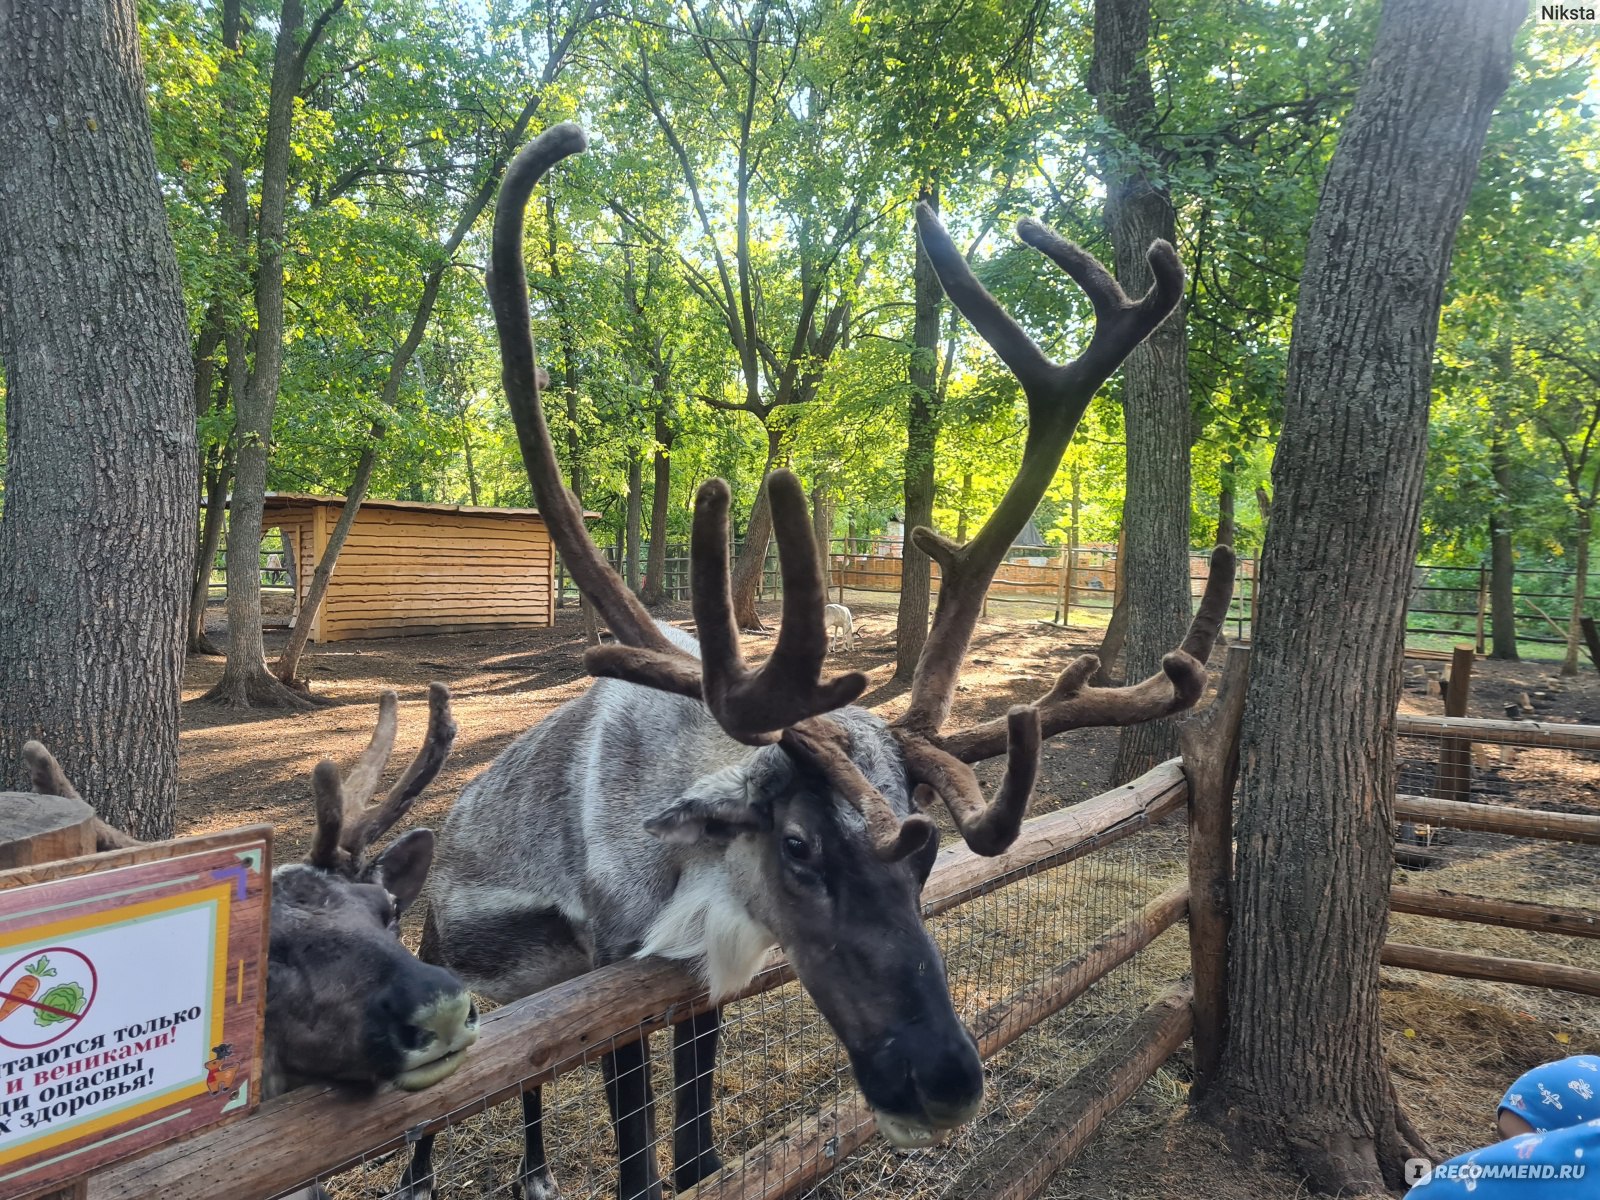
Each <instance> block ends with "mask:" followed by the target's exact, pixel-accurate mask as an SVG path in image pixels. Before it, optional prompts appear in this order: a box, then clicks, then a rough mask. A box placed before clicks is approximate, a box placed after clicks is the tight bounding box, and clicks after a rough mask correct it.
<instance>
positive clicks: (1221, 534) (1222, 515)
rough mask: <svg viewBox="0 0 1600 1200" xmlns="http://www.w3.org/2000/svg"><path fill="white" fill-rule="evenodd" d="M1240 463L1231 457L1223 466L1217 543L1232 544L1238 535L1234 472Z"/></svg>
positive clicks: (1218, 496) (1218, 495) (1219, 491)
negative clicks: (1235, 517) (1234, 509)
mask: <svg viewBox="0 0 1600 1200" xmlns="http://www.w3.org/2000/svg"><path fill="white" fill-rule="evenodd" d="M1236 470H1238V463H1237V462H1236V461H1235V460H1234V459H1232V458H1230V459H1228V461H1227V462H1226V463H1224V464H1223V466H1222V479H1221V481H1220V486H1219V487H1218V488H1217V545H1219V546H1231V545H1233V541H1234V538H1235V537H1236V536H1237V535H1238V528H1237V526H1236V525H1235V524H1234V519H1233V499H1234V472H1235V471H1236Z"/></svg>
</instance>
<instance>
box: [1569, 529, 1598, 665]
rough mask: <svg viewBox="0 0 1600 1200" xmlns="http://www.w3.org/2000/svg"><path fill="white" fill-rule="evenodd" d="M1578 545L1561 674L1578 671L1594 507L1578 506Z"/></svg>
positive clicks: (1574, 557)
mask: <svg viewBox="0 0 1600 1200" xmlns="http://www.w3.org/2000/svg"><path fill="white" fill-rule="evenodd" d="M1577 524H1578V546H1577V552H1576V553H1575V554H1574V555H1573V566H1574V567H1575V568H1576V570H1577V577H1576V578H1575V579H1574V580H1573V581H1572V621H1571V623H1570V624H1569V625H1568V626H1567V656H1566V657H1565V658H1564V659H1562V660H1561V673H1562V674H1563V675H1576V674H1577V673H1578V648H1579V647H1580V646H1582V645H1583V604H1584V601H1585V600H1586V599H1587V597H1588V590H1589V543H1590V541H1591V539H1592V538H1593V535H1594V509H1592V508H1590V507H1589V506H1588V505H1587V504H1585V505H1580V506H1579V508H1578V521H1577Z"/></svg>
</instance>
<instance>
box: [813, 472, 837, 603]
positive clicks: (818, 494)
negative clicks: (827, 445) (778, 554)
mask: <svg viewBox="0 0 1600 1200" xmlns="http://www.w3.org/2000/svg"><path fill="white" fill-rule="evenodd" d="M811 538H812V540H813V541H815V542H816V543H817V569H818V570H819V571H820V572H821V573H822V590H823V592H824V593H826V592H827V590H828V581H829V580H830V579H832V578H833V548H832V543H833V496H832V495H831V494H829V492H828V489H827V487H826V486H825V485H823V484H820V483H819V484H817V485H816V486H815V487H813V488H812V489H811Z"/></svg>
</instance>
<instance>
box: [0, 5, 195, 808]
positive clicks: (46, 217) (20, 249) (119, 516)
mask: <svg viewBox="0 0 1600 1200" xmlns="http://www.w3.org/2000/svg"><path fill="white" fill-rule="evenodd" d="M0 14H3V16H0V162H3V163H4V164H5V166H4V169H3V170H0V361H4V363H5V369H6V388H7V395H6V405H5V419H6V439H7V463H6V478H5V515H4V519H3V520H0V630H4V633H3V635H0V730H4V731H5V732H4V736H3V737H0V779H3V780H14V779H17V778H20V777H21V776H22V775H23V772H24V768H23V766H22V763H21V761H20V758H19V754H20V751H21V747H22V743H23V742H24V741H25V740H26V739H28V738H38V739H39V740H41V741H43V742H44V743H45V744H46V745H47V746H48V747H49V748H50V749H51V750H52V751H53V752H54V753H55V754H56V756H57V757H58V758H60V760H61V762H62V765H63V766H64V767H65V768H66V770H67V773H68V774H69V776H70V777H71V778H72V779H73V781H74V782H75V783H76V784H77V786H78V788H79V789H80V790H81V792H82V793H83V795H84V796H85V797H87V798H88V799H89V800H90V801H91V802H92V803H93V804H94V805H95V806H96V808H97V809H98V811H99V813H100V815H101V816H102V817H103V818H104V819H105V820H106V821H108V822H111V823H113V824H115V825H117V826H119V827H121V828H123V829H125V830H128V831H129V832H131V833H132V834H134V835H135V836H137V837H141V838H151V839H155V838H165V837H170V836H171V834H172V829H173V822H174V815H175V813H176V809H177V802H178V701H179V696H180V688H181V685H182V679H183V659H184V654H183V648H184V636H183V634H184V612H185V605H186V602H187V600H188V594H189V567H190V565H191V563H192V561H193V555H194V550H195V541H194V538H195V529H196V524H197V520H198V512H197V507H198V505H197V499H198V496H197V489H196V487H195V480H196V478H197V472H198V470H199V458H198V454H197V451H196V445H195V414H194V363H193V360H192V358H191V354H190V341H189V325H188V319H187V317H186V315H185V313H184V302H183V288H182V283H181V281H180V279H179V275H178V263H177V257H176V254H175V252H174V249H173V244H172V238H171V235H170V233H169V231H168V228H167V221H166V213H165V211H164V209H163V206H162V199H161V193H160V190H159V189H158V186H157V175H156V162H155V151H154V147H153V145H152V141H151V130H150V117H149V113H148V111H147V109H146V105H145V77H144V69H143V66H142V65H141V63H140V60H139V33H138V25H137V6H136V5H135V4H134V3H133V2H132V0H59V2H58V3H55V4H27V3H19V4H11V5H8V6H6V7H5V8H4V9H3V10H0Z"/></svg>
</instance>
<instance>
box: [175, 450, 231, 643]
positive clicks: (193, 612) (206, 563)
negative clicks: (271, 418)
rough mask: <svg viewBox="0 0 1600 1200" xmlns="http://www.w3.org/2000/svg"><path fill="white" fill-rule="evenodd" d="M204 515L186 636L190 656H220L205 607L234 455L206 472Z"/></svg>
mask: <svg viewBox="0 0 1600 1200" xmlns="http://www.w3.org/2000/svg"><path fill="white" fill-rule="evenodd" d="M205 474H206V479H205V489H206V512H205V519H204V521H202V522H201V527H200V549H199V551H198V552H197V553H196V555H195V565H194V574H193V576H192V577H191V578H192V580H193V587H192V588H191V590H190V592H189V621H188V637H187V639H186V642H187V646H188V651H189V653H190V654H207V655H221V654H222V653H223V651H222V650H221V649H220V648H219V647H218V646H217V645H216V644H215V643H214V642H213V641H212V640H211V638H210V637H209V636H208V635H207V634H206V606H207V605H208V604H210V602H211V571H212V568H213V567H214V566H215V565H216V561H217V551H218V550H219V549H221V548H222V529H223V525H224V523H225V520H224V519H225V518H226V516H227V510H228V484H229V482H230V481H231V480H232V479H233V453H232V451H231V450H224V451H223V454H222V458H221V460H220V461H219V462H218V463H217V464H216V465H215V466H213V467H209V468H207V469H206V473H205Z"/></svg>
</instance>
